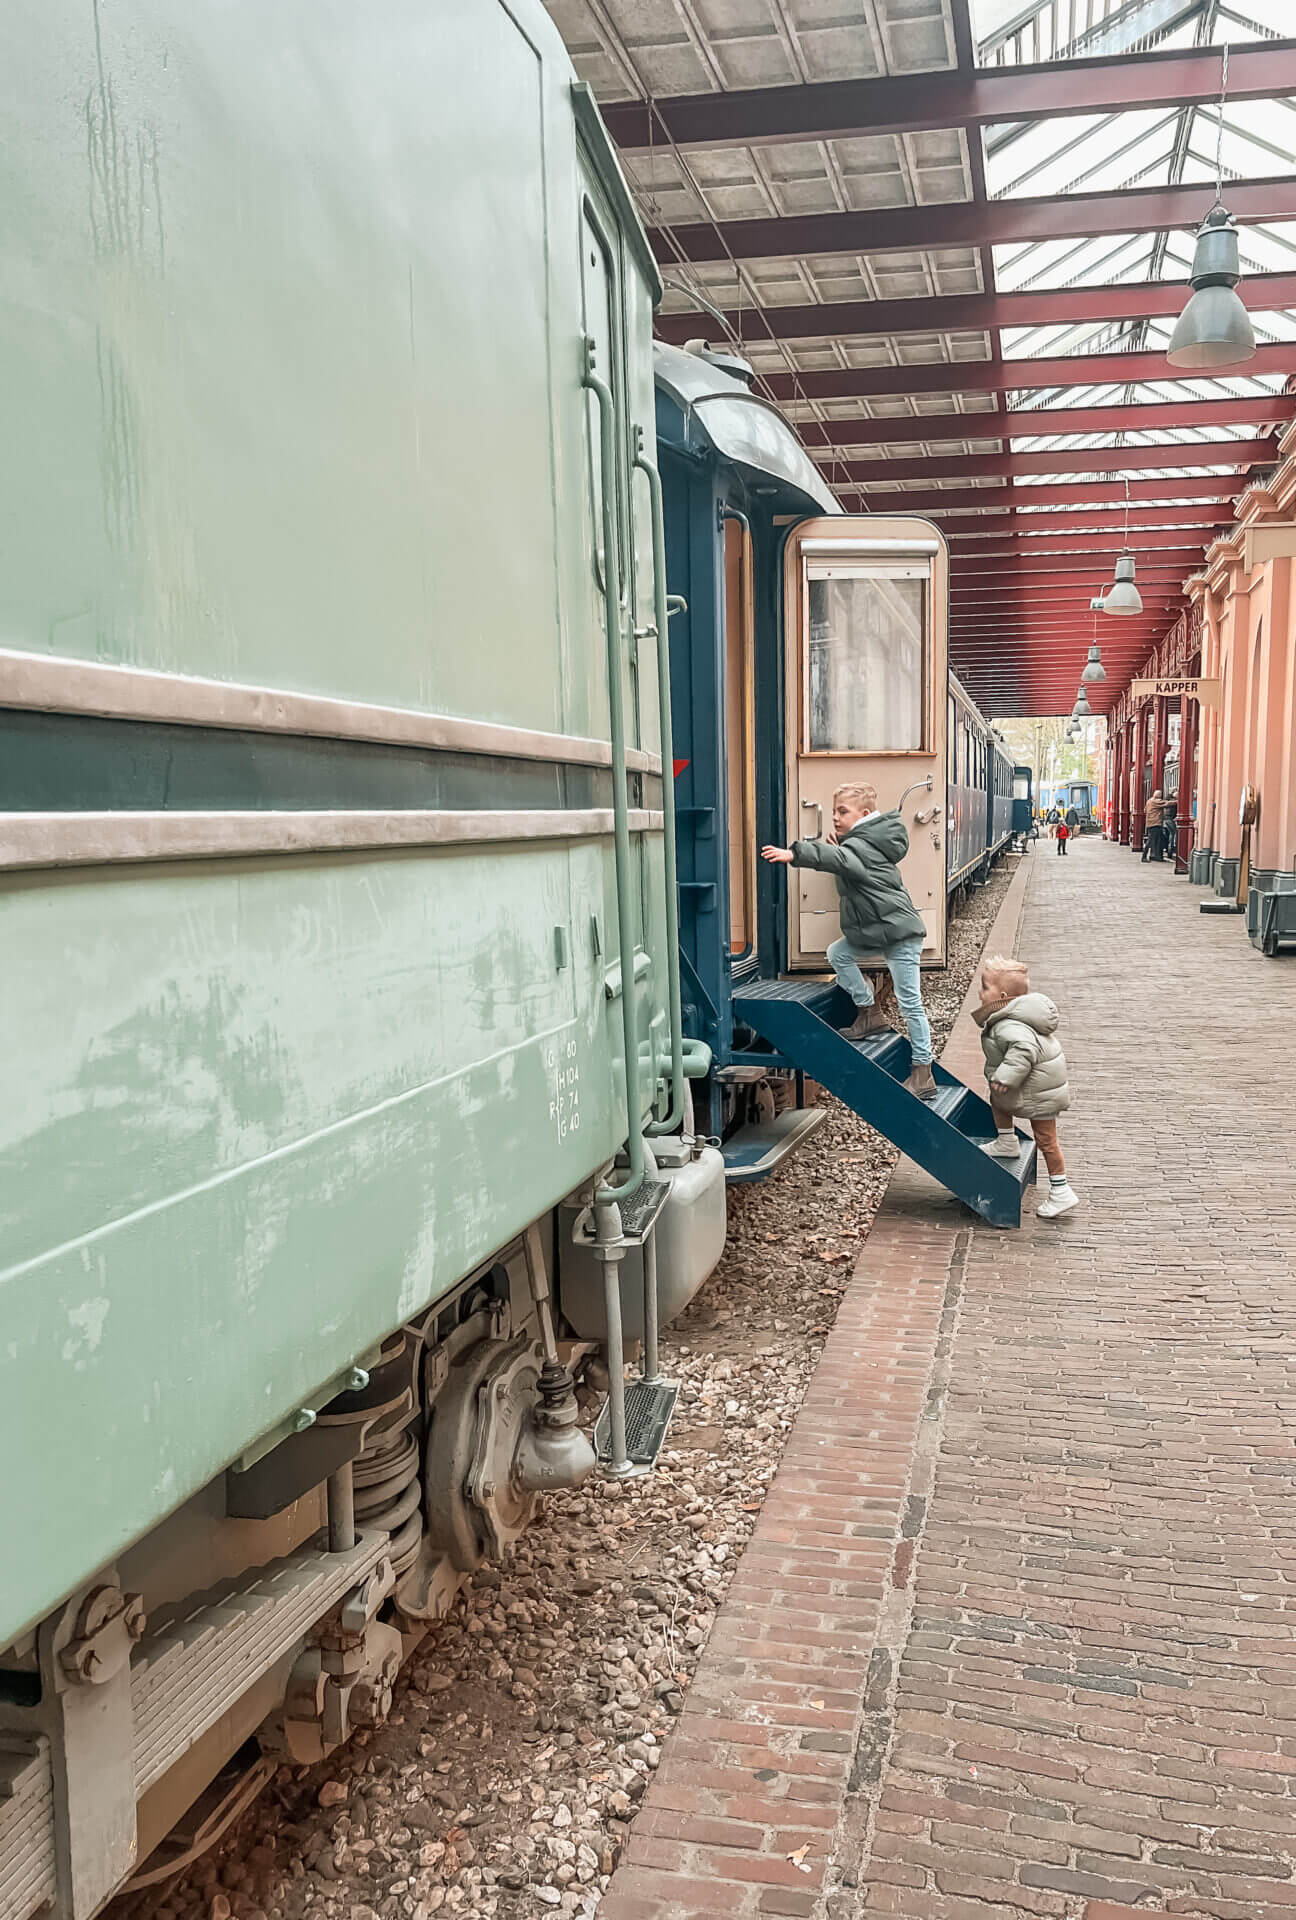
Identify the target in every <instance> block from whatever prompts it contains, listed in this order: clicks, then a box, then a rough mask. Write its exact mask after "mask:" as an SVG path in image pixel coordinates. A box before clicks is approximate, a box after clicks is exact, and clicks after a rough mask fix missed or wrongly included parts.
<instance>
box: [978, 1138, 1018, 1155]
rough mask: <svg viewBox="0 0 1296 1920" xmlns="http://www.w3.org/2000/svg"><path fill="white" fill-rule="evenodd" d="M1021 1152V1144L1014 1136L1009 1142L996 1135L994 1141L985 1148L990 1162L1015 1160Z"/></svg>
mask: <svg viewBox="0 0 1296 1920" xmlns="http://www.w3.org/2000/svg"><path fill="white" fill-rule="evenodd" d="M1021 1150H1022V1143H1021V1141H1020V1140H1019V1139H1018V1138H1017V1135H1016V1134H1014V1135H1013V1137H1012V1139H1011V1140H1008V1139H1006V1138H1004V1137H1003V1136H1002V1135H1000V1134H996V1135H995V1137H994V1139H993V1140H991V1141H990V1143H989V1145H988V1146H987V1147H986V1152H987V1153H988V1154H989V1155H990V1157H991V1159H992V1160H1016V1159H1017V1158H1018V1156H1019V1155H1020V1153H1021Z"/></svg>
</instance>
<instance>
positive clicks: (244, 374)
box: [0, 0, 725, 1920]
mask: <svg viewBox="0 0 1296 1920" xmlns="http://www.w3.org/2000/svg"><path fill="white" fill-rule="evenodd" d="M251 19H252V16H251V13H250V11H249V9H247V8H246V7H245V8H243V9H238V8H234V9H230V8H216V9H213V8H210V7H207V8H198V9H192V8H191V9H188V10H183V9H181V10H175V9H171V10H169V11H165V19H164V15H163V12H162V11H159V9H157V8H156V7H155V6H152V5H151V4H146V0H121V3H120V4H119V5H116V6H114V7H113V8H112V9H110V10H109V11H108V12H107V13H104V14H102V15H101V16H94V15H92V14H90V13H87V11H86V10H85V8H84V7H83V6H81V5H80V4H74V3H73V0H50V5H49V6H47V7H45V8H43V9H40V10H28V14H27V24H26V26H25V27H24V26H22V25H21V24H19V23H17V22H15V23H14V25H13V28H12V30H11V31H10V32H9V33H8V35H7V36H6V47H7V53H8V58H7V59H6V61H5V64H4V70H3V74H2V75H0V101H2V102H3V108H2V111H3V113H4V116H5V124H6V125H7V128H8V130H9V133H10V136H11V137H10V138H9V140H8V141H7V142H6V143H5V146H6V154H7V158H8V163H9V165H10V169H11V174H12V175H13V176H15V180H16V184H14V190H13V191H12V192H11V193H10V194H9V195H8V196H7V202H8V205H9V208H10V212H11V215H12V218H11V220H10V222H9V225H8V228H7V232H6V238H5V242H4V245H5V249H6V254H7V255H8V256H12V265H13V266H14V268H15V271H14V273H13V274H12V275H11V279H12V283H13V285H14V286H15V287H16V288H17V289H18V290H19V291H18V292H17V293H16V294H15V297H14V298H13V299H11V300H10V301H9V303H8V304H7V305H6V306H5V307H4V308H3V310H2V312H0V362H2V363H3V365H4V369H5V374H6V386H7V389H8V391H9V392H10V393H11V394H12V395H13V396H14V401H15V404H14V406H13V407H12V408H11V409H10V413H9V420H8V427H7V447H6V454H7V458H6V461H5V468H4V478H3V480H0V489H2V490H3V495H4V497H3V508H2V510H3V518H4V521H5V525H6V529H7V536H8V537H7V540H6V563H5V570H4V585H3V611H4V622H3V629H4V647H3V649H2V650H0V732H3V747H2V750H0V914H2V915H3V925H4V938H5V951H6V953H7V954H8V955H9V956H10V958H11V965H10V967H9V970H8V980H7V990H6V993H5V996H4V1015H3V1018H4V1034H3V1046H2V1049H0V1050H2V1051H3V1056H4V1059H5V1062H6V1066H7V1070H8V1073H9V1076H10V1083H11V1086H12V1087H13V1088H14V1089H20V1090H21V1091H20V1093H19V1094H18V1096H17V1097H11V1098H10V1099H9V1100H8V1101H7V1102H6V1112H5V1128H6V1135H5V1152H4V1155H3V1159H2V1161H0V1214H2V1216H3V1223H4V1243H3V1244H4V1252H3V1271H2V1272H0V1315H2V1320H0V1430H2V1431H3V1434H4V1435H5V1437H6V1438H5V1444H6V1451H7V1453H8V1456H9V1458H10V1460H11V1462H14V1463H16V1462H19V1461H21V1463H22V1465H21V1468H18V1467H17V1466H15V1467H14V1469H13V1471H11V1472H10V1474H9V1475H8V1476H7V1481H6V1496H5V1501H4V1535H5V1538H6V1540H7V1541H8V1542H9V1550H7V1551H6V1553H5V1555H4V1556H3V1559H2V1560H0V1914H3V1915H4V1920H27V1917H28V1915H30V1914H32V1913H34V1912H35V1911H36V1910H38V1909H42V1908H46V1907H48V1908H50V1909H52V1911H53V1912H54V1914H55V1915H56V1916H58V1920H88V1917H89V1916H90V1915H92V1914H94V1913H95V1912H96V1911H97V1910H98V1909H99V1908H100V1907H101V1906H102V1905H103V1903H104V1902H105V1901H106V1900H107V1899H108V1898H109V1897H110V1896H111V1895H112V1894H113V1893H114V1892H116V1891H117V1890H119V1889H120V1888H121V1887H122V1886H123V1885H125V1884H128V1883H131V1882H132V1879H133V1880H134V1884H136V1885H142V1884H147V1883H148V1882H149V1881H150V1880H154V1879H157V1878H158V1877H165V1876H166V1875H167V1874H169V1873H171V1872H174V1871H175V1870H176V1868H177V1867H178V1865H179V1864H181V1862H182V1861H183V1858H184V1856H185V1850H186V1848H187V1847H190V1846H192V1845H196V1844H197V1841H196V1840H195V1838H194V1836H195V1835H196V1834H198V1833H202V1834H205V1835H207V1836H211V1835H213V1834H215V1833H219V1832H220V1831H221V1829H222V1827H223V1825H224V1824H225V1823H226V1822H227V1821H228V1820H229V1819H230V1818H232V1817H233V1814H234V1813H235V1812H237V1810H238V1808H239V1807H240V1806H241V1805H242V1804H244V1803H245V1802H246V1799H247V1797H248V1795H249V1794H250V1793H251V1792H252V1791H253V1790H254V1789H255V1786H256V1785H257V1783H258V1781H259V1780H260V1779H262V1778H264V1777H265V1775H266V1772H267V1771H272V1770H273V1768H274V1766H275V1765H276V1764H277V1761H278V1758H279V1757H280V1756H288V1757H290V1758H292V1759H293V1760H295V1761H298V1762H311V1761H316V1760H318V1759H320V1758H322V1757H324V1756H326V1755H327V1754H328V1753H330V1752H331V1751H332V1750H333V1749H334V1748H335V1747H337V1746H338V1745H339V1744H340V1743H341V1742H342V1741H344V1740H345V1739H347V1737H348V1736H349V1734H350V1732H351V1731H352V1729H353V1728H354V1727H356V1726H357V1725H363V1726H372V1725H374V1724H376V1723H377V1722H378V1721H380V1720H381V1719H382V1718H383V1716H384V1715H385V1713H386V1711H387V1708H388V1706H389V1704H390V1700H391V1683H392V1678H393V1675H394V1672H395V1669H396V1667H397V1666H398V1664H399V1662H400V1660H401V1659H402V1658H403V1656H404V1655H405V1654H406V1652H408V1650H409V1648H410V1647H411V1646H412V1645H414V1644H415V1643H416V1641H417V1639H418V1637H419V1635H420V1634H421V1633H423V1632H424V1631H425V1630H426V1628H427V1625H428V1623H429V1621H431V1620H432V1619H434V1618H436V1617H437V1616H438V1615H439V1614H440V1613H442V1612H443V1611H444V1609H445V1607H446V1606H447V1605H448V1604H449V1602H450V1599H451V1598H452V1596H453V1594H454V1592H455V1590H456V1587H457V1585H458V1583H459V1582H460V1580H462V1578H463V1577H464V1576H465V1574H466V1573H468V1572H470V1571H471V1570H472V1569H473V1568H474V1567H475V1566H477V1565H478V1564H479V1563H480V1562H481V1560H482V1559H483V1558H484V1557H486V1556H490V1555H498V1554H500V1553H503V1552H505V1551H506V1550H507V1548H508V1546H509V1544H510V1542H511V1541H512V1540H514V1539H515V1538H516V1536H517V1534H518V1532H519V1530H520V1529H521V1528H522V1527H523V1526H524V1525H525V1523H526V1521H527V1518H528V1516H529V1515H530V1513H531V1512H532V1510H533V1507H534V1505H535V1502H536V1499H537V1497H538V1496H539V1494H540V1493H541V1492H542V1491H543V1490H544V1489H546V1488H550V1487H561V1486H564V1485H571V1484H575V1483H576V1482H578V1481H579V1480H580V1479H582V1478H583V1477H584V1476H585V1475H587V1474H588V1473H589V1472H591V1471H592V1470H594V1468H595V1456H594V1453H593V1451H592V1450H591V1446H590V1444H589V1442H588V1441H587V1440H586V1439H585V1438H584V1437H583V1435H582V1433H581V1430H580V1428H579V1427H578V1426H577V1425H576V1422H575V1411H576V1410H575V1404H574V1396H573V1390H572V1375H571V1368H572V1366H573V1364H575V1363H577V1362H578V1361H579V1360H580V1359H581V1357H582V1356H584V1355H586V1354H589V1353H591V1352H592V1351H594V1350H601V1351H602V1353H603V1355H604V1358H605V1359H606V1361H607V1364H608V1366H609V1370H610V1374H611V1378H612V1382H613V1389H612V1394H611V1400H610V1404H609V1407H608V1409H607V1412H606V1417H605V1420H604V1422H603V1426H602V1429H601V1431H600V1434H599V1436H598V1438H599V1444H600V1447H601V1450H602V1452H603V1456H604V1464H605V1467H606V1470H608V1471H610V1472H614V1473H626V1472H629V1471H633V1470H635V1467H636V1464H640V1463H642V1462H643V1461H644V1460H646V1459H648V1458H651V1454H652V1448H653V1446H654V1445H655V1444H657V1442H659V1440H660V1435H661V1432H662V1430H663V1422H664V1419H665V1417H666V1414H667V1413H668V1411H669V1406H670V1402H671V1389H670V1388H669V1386H668V1385H663V1384H662V1383H660V1382H656V1381H655V1380H654V1379H653V1378H652V1377H651V1376H652V1375H653V1374H654V1373H655V1349H654V1344H653V1328H654V1309H655V1306H658V1305H660V1307H661V1309H662V1310H663V1311H666V1310H668V1308H669V1306H670V1305H678V1304H679V1301H680V1299H681V1298H682V1297H683V1294H684V1293H685V1292H687V1290H688V1289H689V1288H691V1287H692V1286H694V1285H696V1284H697V1283H698V1282H699V1281H700V1279H701V1278H702V1276H703V1275H704V1274H705V1273H706V1272H707V1271H709V1270H710V1268H711V1266H713V1265H714V1263H715V1260H716V1259H717V1257H718V1255H719V1252H720V1250H721V1247H722V1245H723V1240H724V1231H725V1216H724V1184H723V1169H722V1167H721V1165H720V1160H719V1156H718V1154H716V1153H715V1152H714V1151H713V1150H711V1149H706V1148H703V1147H701V1146H700V1145H699V1144H698V1143H697V1142H696V1141H695V1140H694V1139H693V1138H692V1137H691V1136H689V1135H686V1134H684V1133H682V1132H681V1131H680V1121H681V1118H682V1116H683V1113H684V1109H685V1105H686V1093H685V1085H684V1078H683V1076H684V1070H685V1066H686V1064H687V1063H686V1056H685V1043H684V1039H683V1035H682V1030H681V1025H680V1020H679V1011H678V998H677V994H676V991H675V989H674V985H673V966H672V957H673V952H674V924H673V923H674V903H675V886H674V873H673V869H672V866H671V794H672V789H671V786H670V783H669V767H668V768H667V776H668V777H667V780H666V782H665V783H663V778H662V754H663V751H665V752H666V753H667V754H669V726H668V714H669V704H668V699H667V698H666V697H665V695H666V687H667V678H668V676H667V671H666V661H665V625H666V615H665V578H664V566H663V560H662V552H663V546H662V530H661V523H660V516H659V513H658V512H657V511H656V509H655V500H656V498H657V481H656V474H655V471H654V468H653V453H652V447H653V406H654V400H653V377H652V364H651V347H650V326H651V310H652V306H653V302H654V298H655V296H656V293H657V291H658V283H657V274H656V269H655V267H654V264H653V261H652V257H651V254H650V252H649V249H648V246H647V242H646V239H645V237H644V234H643V231H642V229H641V227H640V225H639V223H638V221H637V219H636V217H635V215H634V212H633V210H632V207H631V203H630V200H629V196H628V194H627V192H626V189H625V186H624V183H623V181H622V177H621V174H620V172H619V170H618V166H617V162H616V159H615V157H614V154H613V152H612V149H611V147H610V145H609V143H608V141H607V139H606V137H605V135H604V133H603V129H602V126H601V123H600V121H599V119H598V116H597V113H596V111H595V109H594V107H593V104H592V101H591V99H590V98H589V96H588V95H587V94H586V93H585V92H583V91H582V90H581V89H580V88H578V87H576V85H575V82H574V77H573V73H572V69H571V66H570V63H569V61H568V59H567V56H566V53H565V51H564V50H563V47H562V45H561V42H560V40H559V37H558V34H557V32H556V31H555V29H554V27H553V25H552V23H551V21H550V20H549V18H548V16H547V14H546V13H545V10H544V8H543V7H542V6H541V5H540V4H539V0H509V4H508V5H507V6H504V5H500V4H497V0H461V4H458V5H455V6H449V7H447V6H433V7H431V8H430V9H428V8H423V9H421V10H418V11H417V13H414V12H411V11H410V10H409V9H408V8H403V7H401V6H398V5H395V4H391V0H376V4H372V5H368V6H360V5H355V6H350V7H343V8H341V9H338V8H334V9H333V10H332V13H331V16H330V22H329V28H328V31H327V32H325V33H321V31H320V23H319V16H318V11H317V9H316V8H315V7H314V6H313V5H311V4H309V0H284V3H283V4H281V5H278V6H276V7H275V8H274V9H273V10H271V11H270V12H265V11H262V12H260V13H258V14H257V16H256V19H255V23H254V27H253V26H252V25H251ZM249 32H251V38H249ZM249 49H253V51H252V53H250V52H249ZM87 116H88V118H89V155H90V171H89V175H88V176H87V170H86V158H87V124H86V122H87ZM159 128H163V129H165V133H164V135H162V136H159V135H158V133H157V129H159ZM250 181H255V183H256V184H255V191H254V192H253V191H250V190H249V185H248V183H249V182H250ZM87 182H88V184H87ZM164 236H165V238H164ZM691 1052H692V1053H693V1054H694V1055H695V1056H698V1058H697V1062H696V1063H697V1064H704V1061H703V1060H702V1057H701V1056H700V1054H699V1050H698V1049H697V1048H696V1047H694V1048H692V1049H691ZM654 1158H655V1160H656V1163H657V1164H656V1170H655V1171H654V1166H653V1161H654ZM659 1253H660V1261H659V1259H658V1256H659ZM618 1270H619V1272H620V1274H621V1275H622V1276H623V1279H622V1280H621V1281H620V1282H619V1281H618V1278H617V1275H618ZM659 1270H660V1272H661V1276H662V1291H663V1294H669V1295H670V1299H669V1300H665V1299H662V1300H659V1299H658V1296H657V1295H656V1294H655V1292H654V1276H655V1274H656V1273H657V1272H658V1271H659ZM627 1276H628V1277H627ZM623 1307H624V1315H623V1313H622V1308H623ZM634 1315H637V1316H638V1329H639V1331H641V1332H642V1334H643V1336H644V1345H645V1356H646V1364H645V1375H646V1376H648V1377H646V1378H645V1380H644V1382H643V1391H640V1390H639V1388H637V1387H636V1388H634V1389H632V1395H631V1405H630V1407H629V1409H627V1408H626V1407H625V1405H624V1401H623V1397H622V1396H621V1395H620V1394H619V1392H618V1389H619V1386H620V1383H621V1381H622V1367H621V1354H622V1327H623V1321H624V1322H629V1321H630V1320H631V1318H632V1316H634ZM630 1416H634V1417H630ZM627 1428H629V1438H628V1437H627ZM632 1447H633V1457H632ZM191 1808H195V1809H196V1810H195V1811H194V1812H192V1813H189V1812H187V1810H188V1809H191ZM181 1816H184V1817H185V1818H186V1819H187V1821H188V1823H189V1824H188V1828H187V1829H186V1828H185V1827H184V1826H181V1827H180V1828H178V1829H176V1833H177V1837H176V1838H175V1839H174V1840H172V1841H171V1842H169V1843H168V1842H167V1841H166V1836H167V1835H168V1833H169V1832H170V1831H171V1830H172V1829H173V1828H175V1823H176V1822H177V1821H178V1820H180V1819H181ZM186 1834H187V1837H186Z"/></svg>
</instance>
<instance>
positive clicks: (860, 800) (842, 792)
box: [833, 780, 877, 813]
mask: <svg viewBox="0 0 1296 1920" xmlns="http://www.w3.org/2000/svg"><path fill="white" fill-rule="evenodd" d="M838 800H849V801H850V802H851V804H852V805H853V806H856V807H858V808H859V810H860V812H861V813H872V812H873V811H874V810H875V809H876V807H877V788H876V787H865V786H861V785H860V783H859V782H858V781H857V780H848V781H846V783H845V785H844V786H840V787H834V788H833V803H834V805H835V804H836V802H837V801H838Z"/></svg>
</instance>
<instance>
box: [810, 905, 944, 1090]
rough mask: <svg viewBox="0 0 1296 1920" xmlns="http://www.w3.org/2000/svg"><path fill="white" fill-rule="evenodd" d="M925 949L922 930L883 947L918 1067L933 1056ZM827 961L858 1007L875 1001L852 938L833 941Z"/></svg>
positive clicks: (926, 1064) (839, 982)
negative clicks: (925, 988)
mask: <svg viewBox="0 0 1296 1920" xmlns="http://www.w3.org/2000/svg"><path fill="white" fill-rule="evenodd" d="M922 950H923V941H922V935H921V934H920V933H915V934H913V935H912V936H911V937H910V938H909V939H908V940H897V941H896V943H895V945H894V946H893V947H883V949H882V958H883V959H884V960H885V961H886V964H887V972H888V973H889V974H890V975H891V979H892V981H893V982H894V984H895V992H896V999H897V1000H898V1001H899V1003H900V1011H901V1013H902V1014H903V1015H904V1023H905V1026H906V1027H907V1028H908V1029H909V1045H910V1047H911V1049H912V1052H913V1058H914V1065H915V1066H919V1067H921V1066H930V1065H931V1057H932V1040H931V1028H930V1027H929V1026H928V1024H927V1015H926V1013H925V1012H924V1010H923V1003H922V965H921V962H922ZM828 964H829V966H830V967H831V968H832V970H833V972H834V973H835V974H836V975H837V984H838V986H839V987H843V988H844V989H845V991H846V992H847V993H848V994H849V995H850V997H851V999H852V1000H853V1001H854V1002H855V1005H856V1006H857V1007H871V1006H872V1005H873V988H872V986H871V985H870V984H869V982H868V981H867V980H866V979H865V978H864V975H863V974H862V973H861V972H860V969H859V961H858V960H857V959H856V958H855V949H854V947H852V945H851V943H850V941H849V940H834V941H833V943H832V945H831V946H830V947H829V949H828Z"/></svg>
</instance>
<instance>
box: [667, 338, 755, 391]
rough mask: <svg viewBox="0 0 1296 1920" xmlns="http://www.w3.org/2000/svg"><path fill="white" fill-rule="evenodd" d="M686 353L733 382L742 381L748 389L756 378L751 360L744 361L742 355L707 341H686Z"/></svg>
mask: <svg viewBox="0 0 1296 1920" xmlns="http://www.w3.org/2000/svg"><path fill="white" fill-rule="evenodd" d="M684 351H685V353H691V354H694V355H696V357H697V358H698V359H699V360H705V361H706V363H707V365H708V366H710V367H714V368H715V369H716V370H717V372H719V373H727V374H728V375H729V377H730V378H731V379H732V380H741V381H742V383H743V385H744V386H746V387H749V386H750V385H751V383H752V381H753V380H754V379H755V377H756V376H755V373H754V372H753V370H752V365H751V362H750V360H744V359H743V357H742V355H741V354H738V353H730V352H728V351H727V350H726V349H724V348H720V347H713V346H711V345H710V344H709V343H708V342H707V341H706V340H686V341H685V343H684Z"/></svg>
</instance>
